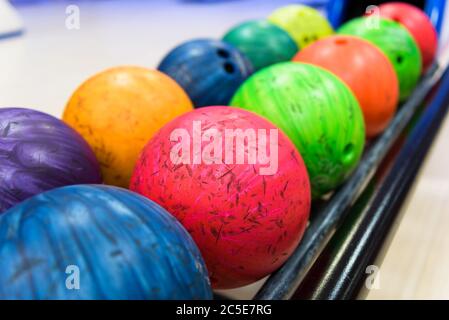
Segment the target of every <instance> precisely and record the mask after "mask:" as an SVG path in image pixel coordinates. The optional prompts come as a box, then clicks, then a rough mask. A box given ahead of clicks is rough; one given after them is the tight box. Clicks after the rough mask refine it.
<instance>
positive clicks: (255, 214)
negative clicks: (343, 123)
mask: <svg viewBox="0 0 449 320" xmlns="http://www.w3.org/2000/svg"><path fill="white" fill-rule="evenodd" d="M198 121H199V122H198ZM193 123H195V124H196V126H193ZM198 123H199V124H200V125H198ZM179 129H181V131H182V132H184V134H183V136H182V137H181V138H179V136H177V135H175V136H172V134H173V132H178V134H179ZM238 129H240V130H242V131H241V132H240V133H238V131H234V130H238ZM175 130H176V131H175ZM211 132H214V133H215V135H214V136H212V137H213V138H212V137H211ZM226 132H227V133H228V134H229V132H234V133H238V134H237V136H238V137H239V139H240V140H239V139H234V138H232V137H233V136H230V135H227V133H226ZM251 132H257V135H256V137H257V139H256V140H257V144H254V140H253V139H252V138H250V137H251ZM262 132H264V133H262ZM194 135H195V137H196V138H194ZM198 135H200V136H203V140H202V142H201V143H200V144H195V143H194V141H199V140H197V139H198ZM217 135H220V136H221V139H219V138H218V136H217ZM274 135H277V139H276V138H275V137H274ZM245 136H246V138H245ZM226 137H227V138H226ZM229 137H231V138H230V139H229ZM227 139H229V140H227ZM264 139H265V140H264ZM186 141H191V142H192V143H191V144H190V149H187V148H186V149H184V151H183V152H185V153H183V152H181V153H179V150H180V149H178V148H177V146H179V144H180V143H181V142H183V143H184V142H186ZM225 141H228V144H226V142H225ZM229 141H230V142H229ZM239 141H240V142H239ZM261 141H265V142H266V145H265V147H261V146H263V144H259V143H260V142H261ZM212 142H213V143H214V144H213V145H214V146H215V147H214V149H213V150H214V151H213V152H212V151H211V149H210V146H211V143H212ZM215 143H216V144H215ZM198 145H199V146H201V149H202V151H199V150H198V149H194V146H197V147H198ZM219 146H221V147H222V148H221V149H222V152H220V151H218V150H219ZM226 146H228V147H229V148H228V147H226ZM239 146H240V147H242V146H244V147H245V148H244V149H243V150H244V152H242V151H238V150H242V149H239ZM197 147H195V148H197ZM276 148H277V152H276ZM173 150H174V152H175V154H177V155H178V156H184V155H185V154H188V153H189V152H188V151H187V150H191V152H190V156H191V159H190V160H189V161H185V162H179V163H176V162H173V161H172V160H173V159H172V157H171V155H172V153H173ZM225 150H226V151H225ZM181 151H182V150H181ZM215 151H216V153H215ZM231 151H232V153H230V152H231ZM253 152H255V153H253ZM265 152H266V153H265ZM200 154H201V155H202V160H201V161H199V162H195V163H194V161H193V159H194V158H193V156H194V155H200ZM238 154H240V155H242V154H243V155H245V158H244V161H238V160H237V155H238ZM250 154H257V156H255V157H254V158H252V156H250ZM275 154H277V161H275V160H273V161H265V160H266V158H267V157H264V155H266V156H268V158H271V159H274V158H275V156H274V155H275ZM208 155H210V157H209V158H208ZM227 156H228V157H229V158H228V160H230V161H228V160H226V157H227ZM251 158H252V159H253V160H250V159H251ZM207 159H209V160H211V159H215V160H214V162H206V161H205V160H207ZM269 164H275V165H269ZM268 167H271V168H274V167H276V170H273V171H271V172H263V168H265V169H266V168H268ZM130 188H131V190H133V191H136V192H138V193H141V194H143V195H145V196H147V197H148V198H150V199H152V200H154V201H156V202H157V203H159V204H160V205H161V206H163V207H164V208H165V209H167V211H169V212H170V213H172V214H173V215H174V216H175V217H176V218H177V219H178V220H179V221H180V222H181V223H182V224H183V225H184V227H185V228H186V229H187V230H188V231H189V232H190V234H191V235H192V237H193V239H194V240H195V242H196V244H197V245H198V247H199V249H200V250H201V253H202V255H203V257H204V259H205V261H206V265H207V268H208V270H209V275H210V279H211V282H212V286H213V287H214V288H217V289H227V288H235V287H239V286H243V285H247V284H249V283H252V282H254V281H257V280H259V279H261V278H263V277H264V276H266V275H268V274H270V273H271V272H273V271H275V270H276V269H277V268H279V267H280V266H281V265H282V264H283V263H284V262H285V260H286V259H287V258H288V257H289V255H290V254H291V253H292V252H293V250H294V248H295V247H296V246H297V245H298V243H299V241H300V239H301V237H302V235H303V233H304V229H305V227H306V223H307V220H308V216H309V210H310V186H309V179H308V176H307V171H306V168H305V166H304V164H303V161H302V158H301V156H300V154H299V153H298V152H297V151H296V149H295V147H294V145H293V144H292V143H291V142H290V140H289V139H288V138H287V137H286V136H285V135H284V134H283V133H282V132H281V131H280V130H278V129H277V128H276V127H275V126H273V125H272V124H271V123H269V122H268V121H267V120H265V119H263V118H261V117H259V116H257V115H255V114H254V113H251V112H248V111H245V110H241V109H238V108H231V107H221V106H220V107H208V108H202V109H197V110H195V111H193V112H189V113H187V114H185V115H183V116H181V117H178V118H177V119H175V120H174V121H172V122H170V123H169V124H167V125H166V126H164V127H163V128H162V129H161V131H159V132H158V134H157V135H155V137H154V138H153V139H151V140H150V142H149V143H148V144H147V146H146V147H145V149H144V151H143V153H142V155H141V157H140V159H139V161H138V163H137V166H136V168H135V171H134V174H133V177H132V180H131V186H130Z"/></svg>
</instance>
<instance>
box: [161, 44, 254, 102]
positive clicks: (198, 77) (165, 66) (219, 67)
mask: <svg viewBox="0 0 449 320" xmlns="http://www.w3.org/2000/svg"><path fill="white" fill-rule="evenodd" d="M158 69H159V70H160V71H162V72H164V73H165V74H167V75H168V76H170V77H171V78H173V79H174V80H175V81H176V82H177V83H178V84H179V85H180V86H181V87H183V88H184V90H185V91H186V92H187V94H188V95H189V97H190V99H191V100H192V101H193V104H194V105H195V107H197V108H199V107H205V106H216V105H228V104H229V101H230V100H231V98H232V96H233V95H234V93H235V91H236V90H237V89H238V87H239V86H240V85H241V84H242V83H243V81H245V79H246V78H248V77H249V76H250V75H251V73H252V71H253V68H252V66H251V63H250V62H249V60H248V59H247V58H246V57H245V55H243V54H242V53H241V52H240V51H238V50H237V49H236V48H235V47H233V46H232V45H230V44H227V43H225V42H222V41H218V40H209V39H199V40H192V41H188V42H186V43H183V44H181V45H179V46H178V47H176V48H175V49H173V50H172V51H171V52H170V53H169V54H168V55H167V56H166V57H165V58H164V59H163V60H162V62H161V63H160V65H159V67H158Z"/></svg>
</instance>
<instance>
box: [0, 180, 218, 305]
mask: <svg viewBox="0 0 449 320" xmlns="http://www.w3.org/2000/svg"><path fill="white" fill-rule="evenodd" d="M0 261H1V266H2V268H1V272H0V298H1V299H210V298H211V297H212V294H211V290H210V283H209V279H208V277H207V270H206V268H205V266H204V263H203V260H202V258H201V256H200V253H199V251H198V248H197V247H196V246H195V244H194V242H193V240H192V239H191V237H190V236H189V234H188V233H187V231H185V229H184V228H183V227H182V226H181V225H180V224H179V222H177V221H176V219H174V218H173V217H172V216H171V215H170V214H169V213H168V212H166V211H165V210H164V209H162V208H161V207H160V206H158V205H157V204H155V203H154V202H152V201H150V200H148V199H146V198H144V197H142V196H140V195H137V194H135V193H132V192H130V191H128V190H125V189H121V188H117V187H110V186H100V185H83V186H69V187H63V188H58V189H54V190H51V191H48V192H46V193H43V194H40V195H37V196H35V197H33V198H31V199H29V200H27V201H24V202H23V203H21V204H20V205H18V206H16V207H14V208H11V209H10V210H8V211H6V212H5V214H4V215H2V216H1V217H0Z"/></svg>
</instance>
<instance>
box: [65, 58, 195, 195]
mask: <svg viewBox="0 0 449 320" xmlns="http://www.w3.org/2000/svg"><path fill="white" fill-rule="evenodd" d="M192 109H193V105H192V102H191V101H190V99H189V97H188V96H187V94H186V93H185V92H184V90H183V89H182V88H181V87H180V86H179V85H178V84H176V82H175V81H173V80H172V79H170V78H169V77H167V76H166V75H165V74H163V73H161V72H159V71H157V70H150V69H145V68H140V67H132V66H123V67H116V68H112V69H108V70H105V71H102V72H100V73H98V74H96V75H95V76H93V77H92V78H90V79H88V80H86V81H85V82H84V83H83V84H82V85H81V86H80V87H79V88H78V89H77V90H76V91H75V92H74V93H73V94H72V96H71V98H70V100H69V102H68V103H67V105H66V108H65V110H64V115H63V120H64V121H65V122H66V123H68V124H69V125H70V126H71V127H73V128H74V129H75V130H76V131H78V132H79V133H80V134H81V135H82V136H83V137H84V138H85V139H86V141H87V142H88V143H89V145H90V146H91V147H92V149H93V150H94V152H95V155H96V157H97V159H98V161H99V162H100V165H101V171H102V174H103V178H104V181H105V183H106V184H110V185H115V186H119V187H128V185H129V179H130V178H131V174H132V171H133V168H134V164H135V163H136V160H137V158H138V156H139V153H140V151H142V149H143V147H144V146H145V144H146V143H147V142H148V140H150V138H151V137H152V136H153V134H154V133H155V132H156V131H157V130H159V129H160V128H161V127H162V126H163V125H164V124H166V123H167V122H169V121H170V120H172V119H174V118H175V117H177V116H179V115H181V114H183V113H185V112H188V111H190V110H192Z"/></svg>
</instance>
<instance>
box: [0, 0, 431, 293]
mask: <svg viewBox="0 0 449 320" xmlns="http://www.w3.org/2000/svg"><path fill="white" fill-rule="evenodd" d="M407 8H408V7H407ZM412 8H413V7H412ZM403 10H404V9H401V14H397V15H395V17H394V20H397V21H399V22H401V23H402V22H403V21H406V22H408V21H409V20H413V19H412V18H411V17H413V15H412V14H411V13H410V14H409V15H408V16H407V15H406V14H404V11H403ZM410 10H412V9H410ZM410 10H409V11H410ZM413 10H415V9H413ZM416 10H418V9H416ZM410 12H411V11H410ZM413 12H416V11H413ZM423 15H424V14H422V13H420V17H421V16H423ZM366 19H367V18H358V19H355V20H353V21H351V22H348V24H346V25H344V26H343V27H342V28H341V29H340V31H341V33H348V34H355V33H357V35H359V36H360V37H359V38H356V37H352V36H351V37H348V36H343V35H337V36H331V34H332V32H333V31H332V28H331V27H330V26H329V24H328V23H327V21H326V20H325V19H324V18H323V17H321V16H320V15H319V13H317V12H316V11H314V10H313V9H311V8H308V7H304V6H288V7H286V8H281V9H279V10H277V11H276V12H275V13H273V15H272V16H271V17H270V18H269V21H268V22H267V21H256V22H248V23H245V24H243V25H240V26H238V27H236V28H233V29H232V30H231V31H230V32H228V33H227V34H226V35H225V37H224V40H225V41H214V40H197V41H192V42H188V43H186V44H183V45H181V46H179V47H177V48H175V49H174V50H173V51H172V52H170V53H169V54H168V55H167V56H166V57H165V58H164V59H163V61H162V62H161V64H160V66H159V70H160V71H162V72H164V73H166V74H168V75H169V76H170V77H169V76H167V75H165V74H164V73H162V72H159V71H156V70H148V69H145V68H139V67H118V68H114V69H110V70H107V71H105V72H102V73H100V74H97V75H96V76H94V77H92V78H90V79H89V80H87V81H86V82H85V83H84V84H83V85H81V86H80V87H79V88H78V89H77V90H76V91H75V93H74V94H73V95H72V97H71V99H70V100H69V102H68V104H67V106H66V110H65V112H64V116H63V120H64V121H65V123H63V122H62V121H60V120H58V119H55V118H53V117H51V116H49V115H46V114H43V113H39V112H36V111H32V110H27V109H19V108H5V109H0V137H1V139H0V181H1V182H2V183H1V184H0V213H1V212H4V214H3V215H2V216H0V261H8V264H7V265H6V267H5V268H3V269H4V270H3V273H2V274H0V297H6V298H8V297H25V298H48V297H64V298H67V297H75V298H185V299H189V298H210V297H211V289H210V284H209V279H210V280H211V282H212V285H213V286H214V287H215V288H232V287H238V286H242V285H245V284H248V283H251V282H253V281H256V280H258V279H260V278H262V277H264V276H266V275H267V274H269V273H271V272H272V271H274V270H276V269H277V268H278V267H279V266H280V265H282V263H283V262H284V261H285V260H286V259H287V258H288V256H289V255H290V254H291V252H292V251H293V250H294V248H295V247H296V246H297V244H298V243H299V241H300V239H301V237H302V234H303V232H304V229H305V227H306V223H307V220H308V216H309V210H310V201H311V196H313V197H314V198H318V197H320V196H322V195H324V194H326V193H328V192H329V191H331V190H333V189H334V188H335V187H337V186H338V185H339V184H341V183H342V182H343V181H344V179H345V178H346V177H347V176H348V175H349V174H350V173H351V171H352V170H353V169H354V167H355V166H356V165H357V163H358V161H359V159H360V155H361V153H362V151H363V145H364V141H365V135H367V136H368V137H372V136H375V135H376V134H378V133H380V132H381V131H382V130H383V129H384V128H385V127H386V125H387V124H388V121H389V120H390V119H391V117H392V115H393V113H394V111H395V109H396V104H397V102H398V100H399V99H400V98H399V97H401V98H402V99H405V97H406V96H407V95H408V94H409V93H410V91H411V90H412V89H413V87H414V85H415V84H416V81H417V79H418V77H419V75H420V73H421V57H423V58H424V56H425V55H424V54H421V53H420V51H419V48H421V49H422V46H419V47H418V45H417V44H416V43H417V42H416V41H417V40H416V37H415V39H413V37H412V36H411V35H410V33H409V32H408V31H406V29H405V28H403V27H401V25H400V24H399V23H397V22H394V21H391V20H379V21H380V22H379V26H378V27H379V29H372V28H369V27H368V26H369V23H367V22H366ZM407 19H408V20H407ZM420 23H421V24H423V23H424V22H422V21H420ZM426 23H429V24H430V22H428V21H427V20H426ZM403 24H404V25H405V26H406V27H407V23H403ZM430 26H431V25H430ZM409 28H410V27H409ZM245 30H246V31H245ZM248 30H249V31H248ZM361 30H362V31H361ZM373 30H374V31H373ZM409 30H410V29H409ZM432 30H433V29H432ZM388 36H389V37H390V38H388ZM323 37H325V38H323ZM391 37H393V38H391ZM322 38H323V39H322ZM435 38H436V37H435ZM319 39H320V40H319ZM429 39H430V40H429ZM431 39H432V37H429V36H427V37H426V41H427V42H428V41H431ZM316 40H319V41H316ZM366 40H368V41H366ZM312 42H313V43H312ZM371 43H374V44H375V45H376V46H373V45H372V44H371ZM282 48H286V49H285V50H284V49H282ZM299 49H300V51H299V53H298V52H297V51H298V50H299ZM379 49H380V50H379ZM292 58H293V59H294V60H295V61H297V62H283V61H288V60H291V59H292ZM430 61H431V60H430ZM304 62H306V63H304ZM272 64H273V65H272ZM312 64H316V65H318V66H319V67H317V66H314V65H312ZM253 69H256V70H259V69H260V70H259V71H257V72H256V73H255V74H254V75H252V76H251V77H249V76H250V75H251V74H252V73H253ZM325 69H328V70H330V71H332V72H333V73H331V72H329V71H327V70H325ZM248 77H249V79H247V78H248ZM342 80H343V81H342ZM345 83H346V84H345ZM351 89H352V90H351ZM377 100H381V102H379V103H378V101H377ZM228 104H229V105H232V106H238V107H240V108H243V109H247V110H248V111H245V110H243V109H239V108H230V107H208V108H199V109H196V110H193V107H194V106H195V107H203V106H210V105H228ZM360 107H361V108H360ZM362 111H363V112H362ZM253 112H254V113H253ZM257 114H258V115H257ZM261 116H263V117H264V118H262V117H261ZM363 117H364V118H363ZM267 119H268V120H269V121H271V122H269V121H267ZM196 121H200V125H201V127H200V129H201V130H205V131H207V129H210V128H215V130H217V131H218V132H219V133H222V134H223V136H224V134H225V132H226V129H235V130H237V129H241V130H246V129H264V130H266V131H267V132H268V131H270V130H276V128H277V127H279V128H280V129H282V131H279V132H278V135H279V136H278V140H277V148H278V153H277V156H278V159H277V168H278V169H277V171H276V173H275V174H272V175H261V174H260V170H261V169H263V168H264V166H265V165H266V163H265V164H261V163H255V164H250V163H247V164H237V165H235V164H229V163H226V162H225V161H216V162H212V163H199V164H198V163H195V164H192V163H178V164H176V165H174V164H173V161H172V158H171V155H172V149H173V146H174V145H176V142H177V141H174V140H173V139H171V135H172V134H173V132H174V131H176V130H177V129H179V128H182V129H184V130H185V132H187V133H188V135H189V136H194V135H195V128H194V126H193V125H192V124H193V123H194V122H196ZM275 125H276V126H277V127H275ZM365 126H366V128H367V130H366V131H365ZM151 137H152V138H151ZM150 138H151V140H150V141H149V142H148V140H149V139H150ZM208 142H209V143H210V141H204V140H202V147H203V148H204V150H210V148H209V149H207V147H208V146H209V147H210V145H209V144H208ZM145 145H146V146H145ZM144 146H145V148H144ZM204 150H202V151H203V153H204V152H205V151H204ZM298 150H299V152H298ZM232 151H235V150H232ZM214 152H215V150H214ZM139 154H140V157H139ZM214 156H215V154H214ZM222 156H223V158H222V159H219V160H224V157H225V155H222ZM303 159H304V162H303ZM136 160H137V163H136ZM306 168H307V169H306ZM309 177H310V182H309ZM102 181H104V182H105V183H106V184H111V185H115V186H119V187H125V188H128V187H129V188H130V189H131V190H132V191H135V192H137V193H140V194H142V195H144V196H146V197H147V198H149V199H151V200H152V201H150V200H145V199H144V198H143V197H141V196H138V195H136V194H135V193H132V192H130V191H127V190H124V189H120V188H115V187H106V186H99V185H95V184H100V183H101V182H102ZM73 184H90V185H84V186H72V187H63V188H59V189H55V190H52V191H48V192H46V193H43V194H40V193H41V192H43V191H45V190H50V189H53V188H57V187H61V186H66V185H73ZM36 194H38V195H37V196H34V197H32V196H33V195H36ZM30 197H31V198H30ZM27 198H30V199H29V200H26V201H24V202H22V201H23V200H25V199H27ZM153 201H154V202H153ZM20 202H21V203H20ZM18 203H19V204H18ZM156 203H157V204H156ZM162 208H164V209H162ZM165 210H167V211H168V212H170V214H171V215H173V216H175V217H176V218H177V221H179V222H180V223H181V224H182V225H183V227H184V228H185V229H183V228H182V227H181V226H180V224H179V223H178V222H176V221H175V220H174V219H172V218H170V214H169V213H168V212H167V211H165ZM185 230H187V231H188V233H189V234H190V236H191V237H192V238H193V240H194V242H193V241H192V239H191V238H190V236H189V235H188V233H187V232H186V231H185ZM197 247H198V248H199V250H198V248H197ZM199 251H200V252H201V255H202V257H203V258H204V260H205V264H204V262H203V260H202V258H201V256H200V255H199ZM68 264H73V265H75V266H77V267H78V268H80V277H81V279H84V280H82V283H81V288H83V289H82V290H73V291H71V290H67V284H66V283H65V282H64V281H63V279H64V277H66V276H67V275H66V274H64V273H61V270H62V268H65V267H66V266H67V265H68ZM205 265H206V266H207V271H206V267H205ZM44 275H46V276H44ZM83 275H84V276H83ZM207 275H209V278H208V276H207ZM44 278H48V279H49V281H48V282H44V283H42V280H41V279H44ZM83 281H84V282H83ZM83 284H84V285H83ZM123 288H132V290H123Z"/></svg>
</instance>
